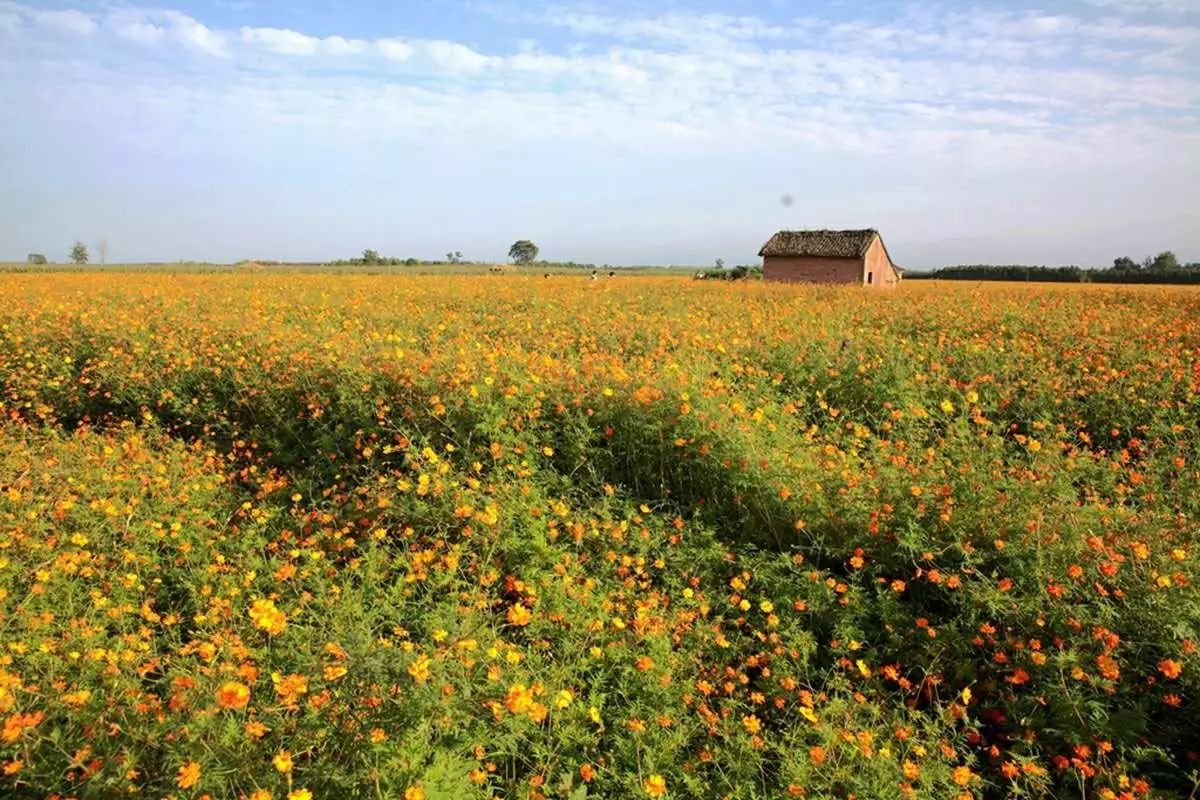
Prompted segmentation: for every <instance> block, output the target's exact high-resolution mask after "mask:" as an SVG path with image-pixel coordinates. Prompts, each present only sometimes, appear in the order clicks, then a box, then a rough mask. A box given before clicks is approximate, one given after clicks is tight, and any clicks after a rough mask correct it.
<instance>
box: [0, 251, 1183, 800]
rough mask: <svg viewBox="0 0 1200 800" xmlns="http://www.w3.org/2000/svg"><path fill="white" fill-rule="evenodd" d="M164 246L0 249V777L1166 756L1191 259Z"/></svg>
mask: <svg viewBox="0 0 1200 800" xmlns="http://www.w3.org/2000/svg"><path fill="white" fill-rule="evenodd" d="M118 269H120V270H121V271H119V272H118V271H117V270H118ZM161 269H162V268H161V267H158V266H146V267H140V268H134V269H126V268H116V267H112V268H108V269H107V270H105V271H96V270H95V268H89V269H88V270H87V271H77V272H71V273H68V272H37V273H26V272H9V273H5V274H2V275H0V296H2V297H3V298H4V302H3V303H2V304H0V420H2V421H0V795H4V796H13V797H45V796H50V795H54V796H59V797H80V798H85V797H118V796H120V797H125V796H130V797H139V796H141V797H176V798H200V797H202V796H208V797H211V798H249V799H250V800H268V798H276V799H277V800H283V798H288V797H291V798H292V800H301V799H306V798H308V796H309V795H308V794H306V793H307V792H311V796H312V797H313V798H318V800H323V799H324V798H377V797H387V798H398V797H402V798H405V800H419V798H429V799H430V800H432V799H434V798H439V799H444V800H450V799H451V798H480V799H481V800H482V798H494V797H499V798H570V800H580V799H581V798H591V797H596V798H658V797H667V798H696V799H697V800H700V799H701V798H704V799H707V798H717V797H729V798H737V799H739V800H765V799H766V798H780V797H807V798H812V799H813V800H816V798H850V797H857V798H861V799H862V800H867V799H868V798H870V799H874V798H906V797H907V798H957V799H958V800H969V798H976V799H978V800H982V799H984V798H1010V797H1011V798H1085V797H1086V798H1119V799H1120V800H1134V798H1144V797H1161V798H1174V799H1175V800H1183V798H1194V797H1195V796H1196V787H1197V785H1198V781H1200V776H1198V775H1197V765H1198V762H1200V753H1198V743H1200V713H1198V712H1200V709H1198V707H1197V702H1198V700H1200V649H1198V645H1200V595H1198V593H1197V580H1198V579H1200V544H1198V541H1197V540H1198V539H1200V530H1198V520H1200V399H1198V398H1200V292H1198V291H1196V290H1195V289H1191V288H1169V287H1126V286H1120V287H1113V286H1094V285H1073V286H1038V285H1029V284H995V283H992V284H986V285H983V286H980V285H976V284H963V283H956V284H947V283H942V282H932V281H923V282H920V283H919V284H916V283H914V284H907V285H902V286H901V287H900V288H899V289H898V290H896V291H894V292H871V291H866V290H862V289H857V288H839V287H825V288H814V287H798V286H781V285H768V284H762V283H758V282H755V283H750V282H746V283H736V284H727V283H716V282H701V281H696V282H691V281H688V282H686V283H685V282H681V281H679V280H678V279H676V278H668V277H631V278H630V279H627V280H611V281H597V282H591V281H586V280H580V279H579V278H578V277H565V276H554V277H551V278H549V279H543V278H542V277H540V274H539V275H536V276H534V277H527V276H523V275H512V276H505V277H504V279H500V278H496V279H492V278H491V277H481V276H469V275H461V276H459V275H445V276H444V279H443V280H436V281H433V280H425V279H422V278H420V277H410V276H409V274H408V273H409V272H410V271H411V269H412V268H395V269H394V271H395V272H396V273H398V274H395V275H391V274H389V275H386V276H372V275H358V274H350V275H337V276H332V275H327V274H311V275H308V274H293V273H290V272H289V273H288V274H272V270H270V269H268V270H267V271H265V272H255V273H250V272H245V271H240V272H239V271H236V270H230V269H229V268H222V269H223V270H224V271H225V272H227V273H231V274H172V275H165V274H157V273H159V270H161ZM173 269H174V268H173ZM204 269H206V268H204V267H202V266H198V267H193V266H191V265H188V266H181V267H179V268H178V271H179V272H181V273H199V272H202V271H203V270H204ZM209 269H214V270H215V269H217V268H209ZM418 269H419V268H418ZM337 271H338V272H339V273H341V272H347V271H349V270H346V269H343V268H338V270H337ZM390 271H391V270H389V272H390ZM143 273H144V274H143ZM626 274H627V273H622V275H623V276H624V275H626ZM685 274H686V273H685ZM585 275H586V273H585Z"/></svg>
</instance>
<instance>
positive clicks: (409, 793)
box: [404, 784, 425, 800]
mask: <svg viewBox="0 0 1200 800" xmlns="http://www.w3.org/2000/svg"><path fill="white" fill-rule="evenodd" d="M404 800H425V790H424V789H422V788H421V786H420V785H419V784H414V785H412V786H410V787H408V788H407V789H405V790H404Z"/></svg>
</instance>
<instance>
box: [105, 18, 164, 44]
mask: <svg viewBox="0 0 1200 800" xmlns="http://www.w3.org/2000/svg"><path fill="white" fill-rule="evenodd" d="M114 28H115V30H116V32H117V35H118V36H120V37H122V38H124V39H129V40H130V41H133V42H137V43H138V44H145V45H154V44H158V43H159V42H161V41H162V40H163V37H164V36H166V33H167V31H166V28H163V27H162V26H161V25H155V24H154V23H153V22H137V21H130V22H123V23H120V24H118V25H115V26H114Z"/></svg>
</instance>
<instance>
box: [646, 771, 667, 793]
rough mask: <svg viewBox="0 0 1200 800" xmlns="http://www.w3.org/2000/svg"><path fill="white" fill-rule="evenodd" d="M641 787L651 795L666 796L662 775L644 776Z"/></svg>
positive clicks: (664, 781) (665, 783)
mask: <svg viewBox="0 0 1200 800" xmlns="http://www.w3.org/2000/svg"><path fill="white" fill-rule="evenodd" d="M642 788H643V789H645V790H646V794H648V795H650V796H651V797H666V795H667V782H666V780H665V779H664V778H663V776H662V775H651V776H650V777H649V778H646V782H645V783H643V784H642Z"/></svg>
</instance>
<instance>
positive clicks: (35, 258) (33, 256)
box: [25, 253, 46, 264]
mask: <svg viewBox="0 0 1200 800" xmlns="http://www.w3.org/2000/svg"><path fill="white" fill-rule="evenodd" d="M25 260H26V261H27V262H28V263H30V264H45V263H46V257H45V256H44V255H42V254H41V253H30V254H29V257H28V258H26V259H25Z"/></svg>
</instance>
